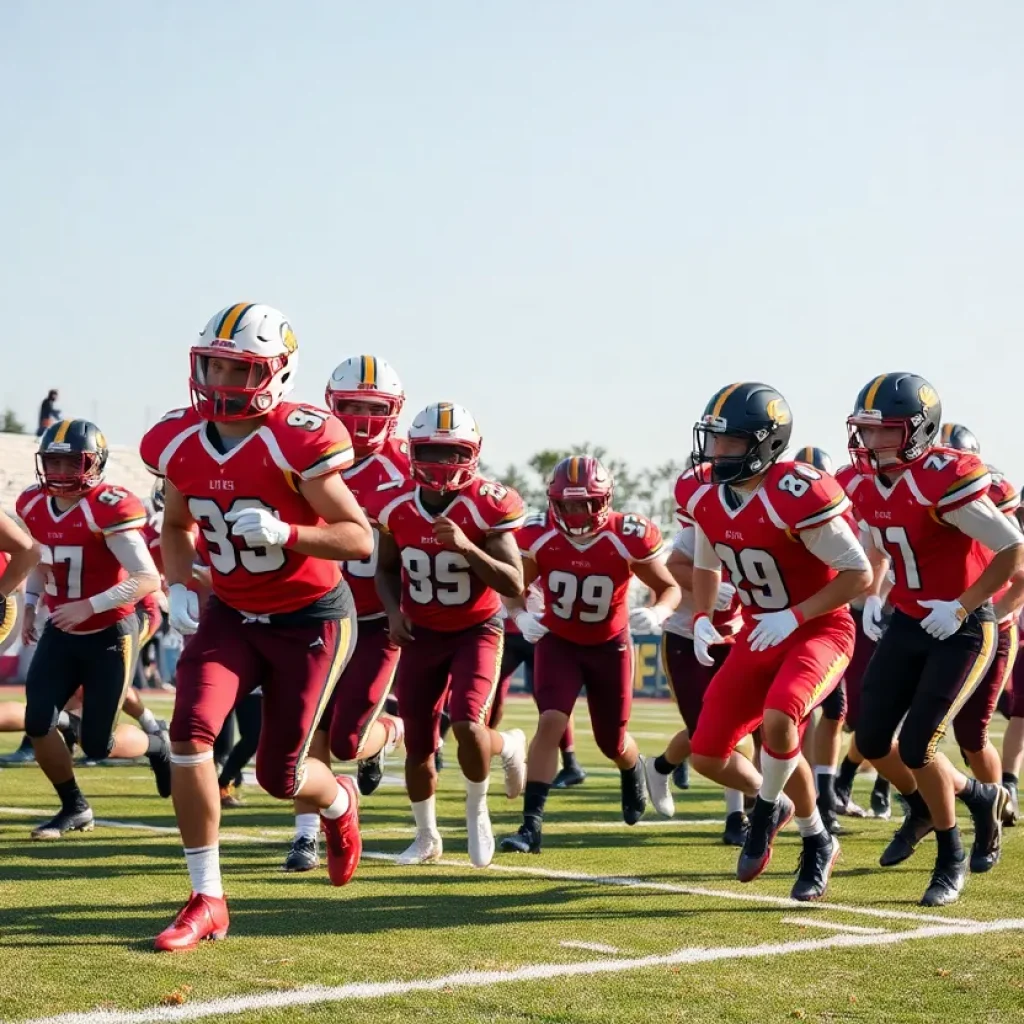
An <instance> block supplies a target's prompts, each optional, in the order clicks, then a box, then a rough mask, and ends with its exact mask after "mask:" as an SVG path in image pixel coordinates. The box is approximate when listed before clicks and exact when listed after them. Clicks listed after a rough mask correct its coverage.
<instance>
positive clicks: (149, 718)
mask: <svg viewBox="0 0 1024 1024" xmlns="http://www.w3.org/2000/svg"><path fill="white" fill-rule="evenodd" d="M139 728H140V729H141V730H142V731H143V732H144V733H146V735H147V736H155V735H156V734H157V733H158V732H159V731H160V726H159V724H158V723H157V720H156V716H155V715H154V714H153V712H152V711H150V710H149V708H146V710H145V711H143V712H142V714H141V715H139Z"/></svg>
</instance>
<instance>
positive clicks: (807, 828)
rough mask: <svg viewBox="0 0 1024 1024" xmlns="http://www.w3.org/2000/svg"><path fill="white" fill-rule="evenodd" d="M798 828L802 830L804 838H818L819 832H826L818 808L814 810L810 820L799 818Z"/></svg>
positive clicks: (797, 820) (801, 833) (797, 821)
mask: <svg viewBox="0 0 1024 1024" xmlns="http://www.w3.org/2000/svg"><path fill="white" fill-rule="evenodd" d="M796 827H797V828H798V829H800V835H802V836H803V837H804V838H806V837H807V836H816V835H817V834H818V833H819V832H824V831H825V826H824V825H823V824H822V822H821V815H820V814H819V813H818V808H817V807H815V808H814V813H813V814H812V815H811V816H810V817H809V818H797V819H796Z"/></svg>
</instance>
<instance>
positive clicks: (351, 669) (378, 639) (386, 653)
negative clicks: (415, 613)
mask: <svg viewBox="0 0 1024 1024" xmlns="http://www.w3.org/2000/svg"><path fill="white" fill-rule="evenodd" d="M400 653H401V649H400V648H399V647H398V646H397V645H396V644H394V643H392V642H391V634H390V633H389V632H388V620H387V619H386V618H380V619H363V620H360V622H359V639H358V640H357V641H356V646H355V650H354V651H353V652H352V659H351V661H349V663H348V665H347V666H346V667H345V671H344V672H343V673H342V676H341V679H339V680H338V685H337V686H336V687H335V688H334V693H333V694H332V695H331V702H330V704H329V705H328V707H327V710H326V711H325V712H324V715H323V717H322V718H321V719H320V725H319V726H318V728H319V729H321V730H322V731H324V732H330V735H331V753H332V754H333V755H334V757H336V758H337V759H338V760H339V761H354V760H356V758H358V757H359V755H360V753H361V752H362V749H363V744H364V743H365V742H366V737H367V736H368V735H369V733H370V727H371V726H372V725H373V723H374V722H376V721H377V719H378V718H379V717H380V713H381V711H383V710H384V702H385V701H386V700H387V699H388V694H389V693H390V692H391V686H392V683H393V682H394V679H395V670H396V669H397V668H398V655H399V654H400Z"/></svg>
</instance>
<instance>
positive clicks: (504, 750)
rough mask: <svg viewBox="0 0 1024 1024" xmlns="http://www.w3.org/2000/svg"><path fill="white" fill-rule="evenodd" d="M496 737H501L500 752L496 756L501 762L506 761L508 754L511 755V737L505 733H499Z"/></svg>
mask: <svg viewBox="0 0 1024 1024" xmlns="http://www.w3.org/2000/svg"><path fill="white" fill-rule="evenodd" d="M498 735H499V736H500V737H501V752H500V753H499V754H498V756H499V757H500V758H501V759H502V761H507V760H508V757H509V754H511V753H512V750H513V747H512V743H513V740H512V737H511V736H509V734H508V733H507V732H499V733H498Z"/></svg>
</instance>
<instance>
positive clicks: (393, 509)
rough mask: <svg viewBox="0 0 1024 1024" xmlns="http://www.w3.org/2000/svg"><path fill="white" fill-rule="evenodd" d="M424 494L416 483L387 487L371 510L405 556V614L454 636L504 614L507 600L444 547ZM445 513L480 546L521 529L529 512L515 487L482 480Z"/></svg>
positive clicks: (461, 493)
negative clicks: (489, 537)
mask: <svg viewBox="0 0 1024 1024" xmlns="http://www.w3.org/2000/svg"><path fill="white" fill-rule="evenodd" d="M419 495H420V489H419V487H418V486H417V485H416V484H414V483H412V482H407V483H405V484H403V485H398V486H397V487H393V488H389V487H385V488H383V489H382V490H379V491H377V492H376V493H375V494H374V495H373V496H372V497H371V498H370V499H369V502H368V506H369V507H367V514H368V515H369V516H370V517H371V518H372V519H373V520H374V522H375V523H376V524H377V525H378V526H379V527H380V529H382V530H386V531H387V532H388V533H390V534H391V536H392V537H393V538H394V540H395V543H396V544H397V545H398V548H399V550H400V551H401V553H402V613H403V614H404V615H405V616H407V617H408V618H409V620H410V621H411V622H412V623H413V624H414V625H417V626H424V627H426V628H427V629H437V630H441V631H442V632H449V633H451V632H455V631H456V630H460V629H469V628H470V627H471V626H476V625H478V624H479V623H481V622H486V621H487V620H488V619H489V618H491V617H493V616H495V615H497V614H498V612H499V610H500V609H501V598H500V597H499V596H498V594H497V592H496V591H494V590H492V589H491V588H490V587H488V586H486V585H485V584H484V583H483V581H482V580H480V579H479V577H477V576H476V574H475V573H473V572H472V571H471V569H470V567H469V562H468V561H467V560H466V558H465V556H463V555H461V554H459V552H457V551H449V550H447V549H445V548H442V547H441V546H440V545H439V544H438V542H437V540H436V539H435V538H434V530H433V523H434V520H435V519H436V518H437V517H436V516H433V515H431V514H430V513H429V512H427V510H426V509H425V508H424V507H423V505H422V504H421V502H420V500H419ZM442 514H443V515H444V516H445V517H447V518H448V519H451V520H452V522H454V523H456V524H457V525H458V526H460V527H461V528H462V530H463V532H464V533H465V534H466V536H467V537H468V538H469V539H470V540H471V541H472V542H473V543H474V544H477V545H479V544H481V543H482V542H483V540H484V538H485V537H486V536H487V535H488V534H490V533H497V532H503V531H506V530H518V529H519V527H520V526H522V525H523V520H524V518H525V517H526V510H525V508H524V507H523V501H522V499H521V498H520V497H519V495H518V494H517V493H516V492H515V491H513V490H512V489H511V488H510V487H505V486H504V485H502V484H499V483H493V482H491V481H489V480H482V479H480V478H479V477H478V478H477V479H475V480H473V482H472V483H470V485H469V486H468V487H466V488H464V489H463V490H461V491H459V493H458V495H457V496H456V497H455V499H454V500H453V501H452V503H451V504H450V505H449V506H448V508H447V509H445V511H444V513H442Z"/></svg>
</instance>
